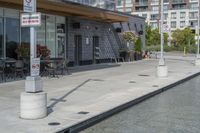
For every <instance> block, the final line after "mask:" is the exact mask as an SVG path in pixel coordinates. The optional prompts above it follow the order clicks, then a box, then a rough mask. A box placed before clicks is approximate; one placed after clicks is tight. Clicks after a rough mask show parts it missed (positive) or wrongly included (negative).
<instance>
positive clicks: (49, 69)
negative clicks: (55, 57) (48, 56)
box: [45, 61, 59, 78]
mask: <svg viewBox="0 0 200 133" xmlns="http://www.w3.org/2000/svg"><path fill="white" fill-rule="evenodd" d="M45 72H46V73H47V76H48V77H57V78H59V77H58V75H57V64H56V62H54V61H53V62H49V63H48V64H47V65H45Z"/></svg>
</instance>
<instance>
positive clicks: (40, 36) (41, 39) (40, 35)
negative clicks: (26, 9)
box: [37, 15, 46, 45]
mask: <svg viewBox="0 0 200 133" xmlns="http://www.w3.org/2000/svg"><path fill="white" fill-rule="evenodd" d="M37 44H39V45H45V44H46V43H45V15H42V24H41V26H40V27H38V28H37Z"/></svg>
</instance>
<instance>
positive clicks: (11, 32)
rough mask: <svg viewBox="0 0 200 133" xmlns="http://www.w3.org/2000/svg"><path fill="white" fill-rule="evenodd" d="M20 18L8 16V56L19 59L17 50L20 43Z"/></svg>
mask: <svg viewBox="0 0 200 133" xmlns="http://www.w3.org/2000/svg"><path fill="white" fill-rule="evenodd" d="M19 29H20V28H19V20H18V19H14V18H6V57H10V58H14V59H17V54H16V52H15V50H16V48H17V46H18V45H19V36H20V32H19Z"/></svg>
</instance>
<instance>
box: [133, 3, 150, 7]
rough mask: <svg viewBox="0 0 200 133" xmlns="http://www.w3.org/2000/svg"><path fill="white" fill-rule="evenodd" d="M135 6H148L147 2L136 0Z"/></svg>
mask: <svg viewBox="0 0 200 133" xmlns="http://www.w3.org/2000/svg"><path fill="white" fill-rule="evenodd" d="M135 6H136V7H146V6H148V2H136V3H135Z"/></svg>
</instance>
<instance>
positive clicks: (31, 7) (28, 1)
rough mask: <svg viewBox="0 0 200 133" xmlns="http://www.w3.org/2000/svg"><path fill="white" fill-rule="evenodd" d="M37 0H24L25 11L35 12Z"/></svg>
mask: <svg viewBox="0 0 200 133" xmlns="http://www.w3.org/2000/svg"><path fill="white" fill-rule="evenodd" d="M35 10H36V0H24V12H35Z"/></svg>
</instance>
